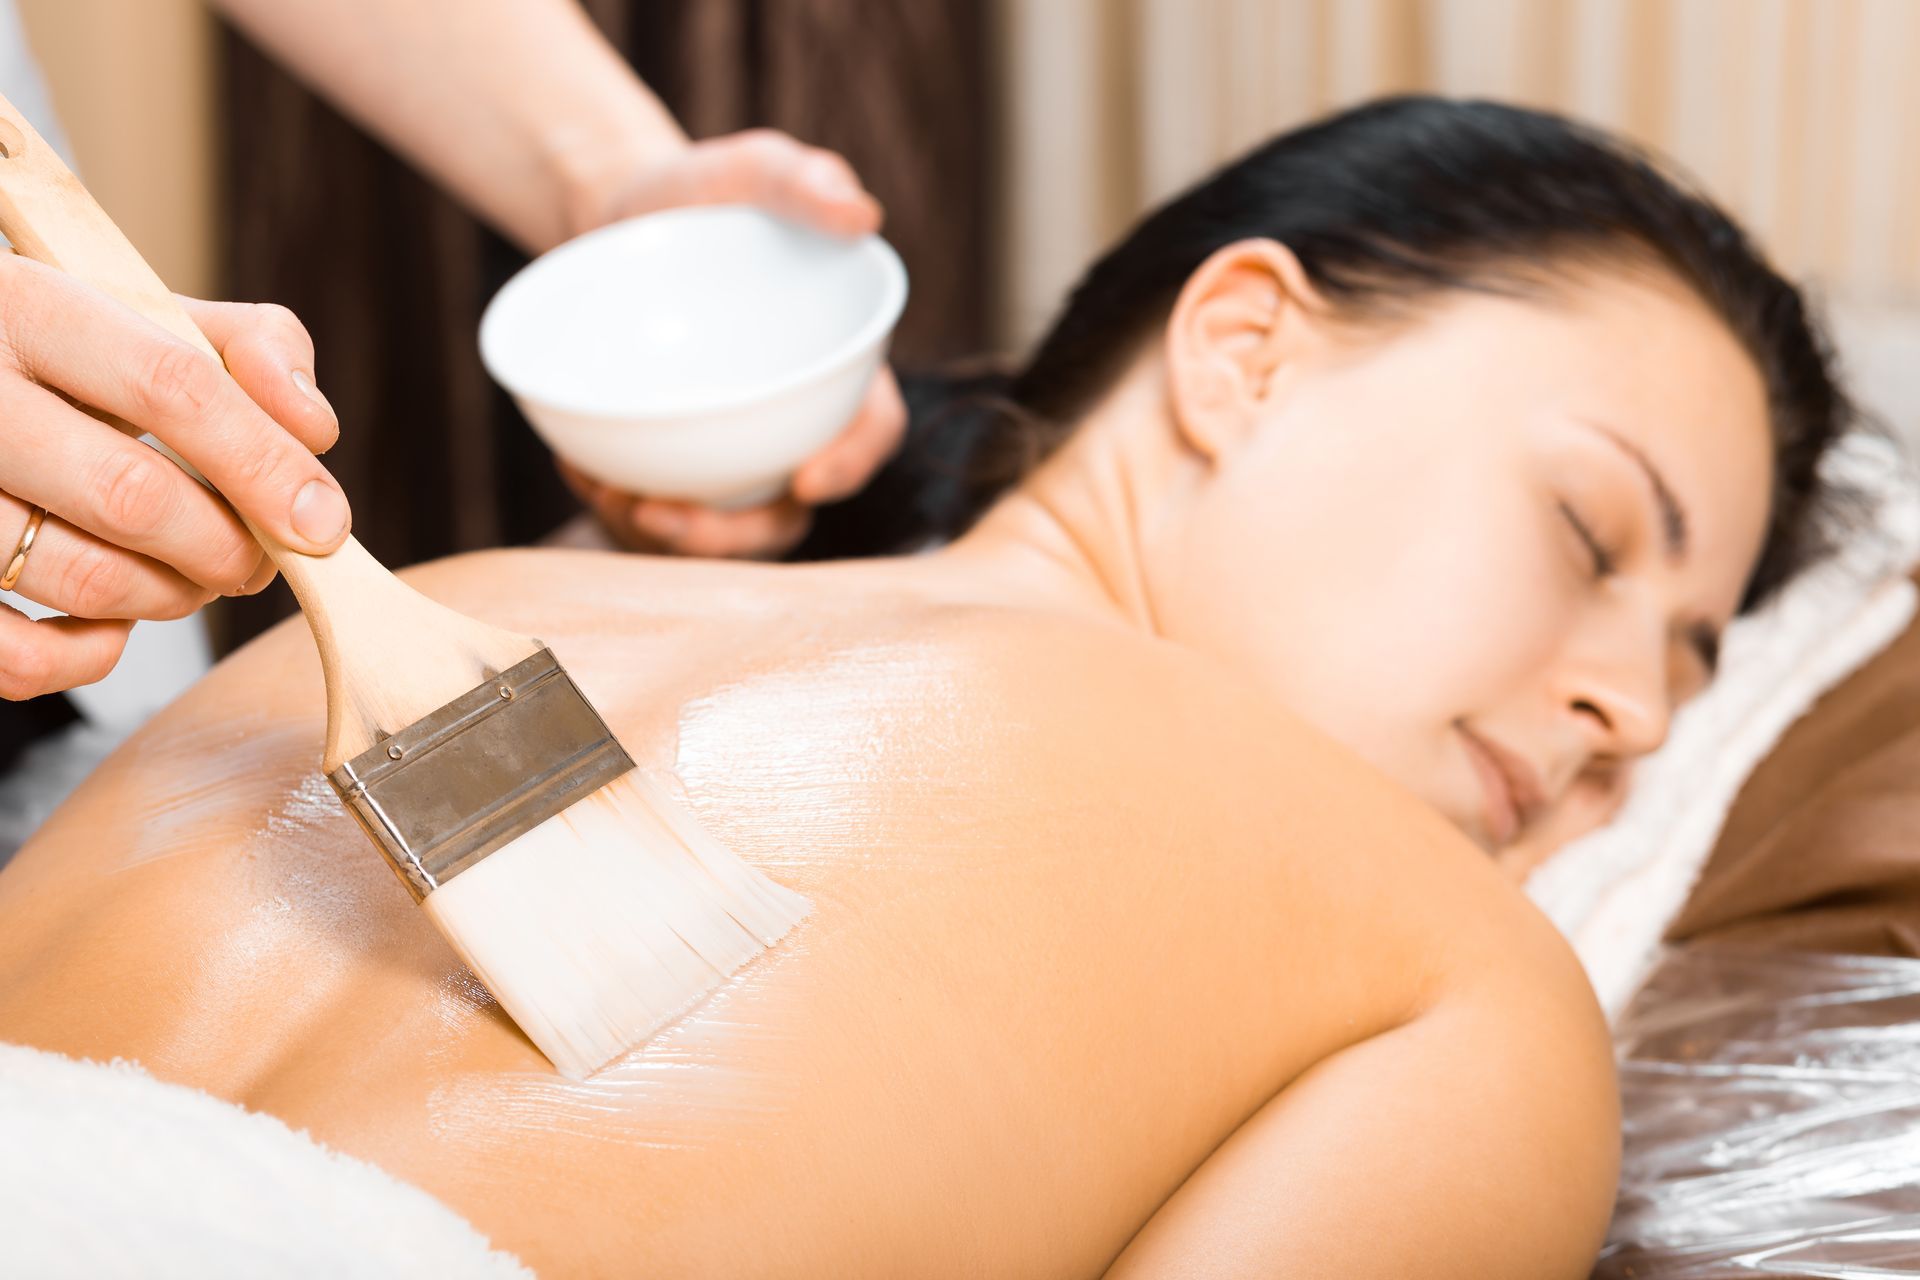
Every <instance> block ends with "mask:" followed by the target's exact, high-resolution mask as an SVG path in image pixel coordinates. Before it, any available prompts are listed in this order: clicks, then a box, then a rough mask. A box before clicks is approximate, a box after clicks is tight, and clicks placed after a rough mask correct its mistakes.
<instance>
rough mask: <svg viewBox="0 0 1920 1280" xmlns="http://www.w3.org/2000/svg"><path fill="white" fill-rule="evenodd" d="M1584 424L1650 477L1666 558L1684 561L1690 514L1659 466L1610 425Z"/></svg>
mask: <svg viewBox="0 0 1920 1280" xmlns="http://www.w3.org/2000/svg"><path fill="white" fill-rule="evenodd" d="M1583 423H1584V425H1585V426H1587V427H1589V428H1590V429H1592V430H1594V431H1597V432H1599V433H1600V434H1601V435H1603V436H1605V437H1606V438H1607V439H1609V440H1611V441H1613V444H1614V447H1615V448H1617V449H1619V450H1620V451H1621V452H1622V453H1624V454H1626V455H1627V456H1628V457H1629V458H1632V459H1633V460H1634V461H1635V462H1637V463H1639V464H1640V473H1641V474H1642V475H1644V476H1646V478H1647V484H1648V485H1650V486H1651V487H1652V489H1653V500H1654V503H1655V504H1656V505H1657V506H1658V507H1659V508H1660V523H1661V526H1662V532H1664V533H1665V534H1666V535H1667V558H1668V559H1669V560H1676V561H1678V560H1684V559H1686V558H1687V513H1686V510H1685V509H1684V508H1683V507H1681V505H1680V500H1679V499H1678V498H1675V497H1674V496H1673V490H1672V489H1671V488H1669V487H1668V485H1667V479H1666V477H1665V476H1663V475H1661V474H1660V468H1658V467H1656V466H1654V465H1653V459H1651V458H1649V457H1647V455H1646V454H1644V453H1642V452H1641V451H1640V449H1639V447H1638V446H1637V445H1635V444H1634V443H1633V442H1632V441H1630V440H1628V439H1626V438H1625V437H1624V436H1622V435H1620V434H1619V433H1618V432H1616V431H1614V430H1613V429H1612V428H1610V427H1604V426H1602V425H1600V424H1599V423H1597V422H1585V421H1584V420H1583Z"/></svg>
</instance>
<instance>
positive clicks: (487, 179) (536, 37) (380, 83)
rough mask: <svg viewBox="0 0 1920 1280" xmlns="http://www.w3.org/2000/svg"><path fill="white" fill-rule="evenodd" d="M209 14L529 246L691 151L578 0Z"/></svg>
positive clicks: (395, 3)
mask: <svg viewBox="0 0 1920 1280" xmlns="http://www.w3.org/2000/svg"><path fill="white" fill-rule="evenodd" d="M214 3H215V4H216V6H217V7H218V8H220V9H221V10H222V11H224V12H225V13H226V14H227V16H228V17H229V18H230V19H232V21H233V23H234V25H235V26H237V27H238V28H240V30H242V31H244V32H245V33H246V34H247V35H248V36H249V37H250V38H251V39H253V40H254V41H255V42H256V43H258V44H259V45H260V46H261V47H262V48H264V49H265V50H267V51H268V52H269V53H271V54H272V55H273V56H274V57H275V58H276V59H277V60H278V61H279V62H280V63H281V64H282V65H284V66H286V67H287V68H288V69H289V70H291V71H292V72H293V73H294V74H295V75H297V76H299V77H300V78H301V79H302V80H303V81H305V82H306V83H307V84H308V85H309V86H310V87H311V88H313V89H314V90H315V92H317V93H319V94H321V95H322V96H324V97H326V98H327V99H328V100H329V101H331V102H332V103H333V104H334V105H335V106H337V107H338V108H340V110H342V111H343V112H345V113H346V114H347V115H349V116H351V117H353V118H354V119H355V120H357V121H358V122H359V123H360V124H361V125H363V126H364V127H365V128H367V129H368V130H369V131H371V132H372V133H374V134H375V135H377V136H378V137H379V138H380V139H381V140H382V141H384V142H386V143H387V144H388V145H389V146H391V147H393V148H394V149H395V150H396V151H398V152H400V153H401V154H402V155H404V156H406V157H407V158H408V159H409V160H411V161H412V162H413V163H414V164H416V165H418V166H419V167H420V168H421V169H423V170H425V171H426V172H427V173H429V174H430V175H431V176H432V177H433V178H435V179H436V180H437V181H438V182H440V184H441V185H442V186H444V187H445V188H446V189H447V190H449V191H451V192H452V193H453V194H454V195H455V196H456V197H458V198H459V199H461V200H462V201H463V202H465V203H466V204H467V206H468V207H469V208H471V209H472V210H473V211H474V212H475V213H476V214H478V215H479V216H480V217H482V218H484V219H485V220H486V221H487V222H489V223H491V224H492V225H493V226H494V227H496V228H497V229H498V230H500V231H501V232H502V233H504V234H505V235H507V236H508V237H510V238H511V239H513V240H515V241H517V242H518V243H519V244H520V245H521V247H522V248H525V249H528V250H530V251H534V252H538V251H540V250H543V249H547V248H550V247H551V246H553V245H555V244H558V243H559V242H560V241H561V240H564V239H566V238H567V237H568V236H569V235H572V234H574V233H575V232H578V231H581V230H584V229H585V228H587V227H589V226H592V225H594V224H595V223H596V222H597V221H599V220H600V218H601V217H602V216H604V213H605V209H606V206H607V205H608V204H609V203H610V202H611V201H612V200H613V199H615V198H616V196H617V194H618V192H619V190H620V188H621V187H622V185H623V184H624V182H625V181H626V180H628V179H629V178H630V177H631V175H632V174H633V173H634V172H635V171H636V170H637V168H638V167H639V166H640V165H642V164H644V163H645V162H646V161H647V159H648V158H649V157H650V156H652V155H655V154H662V155H664V154H666V153H668V152H670V151H672V150H673V149H675V148H677V147H679V146H681V145H683V144H684V143H685V141H686V136H685V134H683V133H682V132H681V130H680V128H679V126H678V125H677V124H675V123H674V120H673V117H672V116H671V115H670V114H669V113H668V112H667V110H666V108H664V107H662V106H661V105H660V102H659V100H658V99H657V98H655V97H654V96H653V94H652V93H650V92H649V91H648V90H647V87H646V86H645V85H644V84H642V83H641V82H640V80H639V78H638V77H637V76H635V75H634V74H633V71H632V69H631V68H629V67H628V66H627V64H626V63H625V61H624V60H622V59H621V57H620V55H619V54H618V53H617V52H616V51H615V50H614V49H613V47H612V46H611V45H609V44H608V43H607V41H606V40H605V39H604V38H603V37H602V36H601V34H600V32H599V30H598V29H597V28H596V27H594V26H593V24H592V22H591V20H589V19H588V18H587V16H586V14H585V13H583V12H582V11H581V10H580V8H579V6H578V4H576V3H575V0H214Z"/></svg>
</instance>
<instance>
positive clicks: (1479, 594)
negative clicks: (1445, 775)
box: [1162, 457, 1570, 775]
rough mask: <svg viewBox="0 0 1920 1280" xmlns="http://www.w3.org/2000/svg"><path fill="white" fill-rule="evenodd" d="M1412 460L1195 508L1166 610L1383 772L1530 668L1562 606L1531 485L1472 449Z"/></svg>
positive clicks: (1327, 470) (1323, 474)
mask: <svg viewBox="0 0 1920 1280" xmlns="http://www.w3.org/2000/svg"><path fill="white" fill-rule="evenodd" d="M1322 461H1323V462H1326V463H1328V464H1331V463H1332V461H1333V460H1332V459H1323V460H1322ZM1415 461H1417V462H1419V463H1420V465H1408V466H1393V467H1382V466H1381V465H1379V463H1378V461H1377V460H1374V461H1372V462H1370V463H1367V462H1363V461H1361V460H1356V461H1354V462H1353V463H1352V464H1350V465H1346V466H1334V465H1324V466H1322V467H1319V468H1316V469H1315V470H1314V471H1313V472H1312V473H1310V474H1308V473H1303V472H1301V471H1298V470H1296V471H1294V472H1293V473H1292V475H1293V477H1295V478H1293V479H1287V478H1279V479H1273V480H1271V481H1270V482H1269V483H1268V484H1267V485H1265V486H1263V492H1262V494H1261V495H1260V496H1259V498H1258V499H1256V498H1255V497H1254V496H1253V495H1251V494H1244V495H1232V494H1229V495H1227V499H1228V500H1222V501H1219V502H1215V503H1210V504H1206V505H1204V506H1203V507H1202V508H1201V509H1199V510H1197V511H1195V512H1193V513H1192V518H1191V519H1190V521H1189V522H1188V526H1187V528H1186V531H1185V537H1184V539H1183V542H1184V547H1185V549H1184V553H1183V559H1184V562H1185V564H1184V566H1183V570H1182V572H1181V573H1180V575H1179V581H1180V582H1181V583H1182V591H1181V594H1180V597H1179V599H1178V600H1176V601H1173V602H1170V603H1171V604H1172V607H1170V608H1169V609H1168V610H1167V611H1166V613H1165V614H1164V615H1163V617H1162V624H1163V626H1165V627H1166V629H1167V630H1168V632H1169V635H1170V637H1171V638H1173V639H1176V640H1180V641H1182V642H1184V643H1188V644H1192V645H1195V646H1196V647H1200V648H1204V649H1207V650H1209V651H1210V652H1213V653H1215V654H1217V655H1218V656H1220V657H1222V658H1225V659H1226V660H1228V661H1230V662H1232V663H1234V664H1235V665H1236V666H1239V667H1240V668H1241V669H1243V670H1245V671H1247V672H1248V673H1249V674H1251V675H1254V676H1256V677H1257V678H1259V679H1261V680H1262V681H1263V682H1264V683H1265V684H1267V685H1268V686H1269V687H1271V688H1273V689H1274V690H1275V691H1276V692H1277V693H1278V694H1279V696H1280V697H1281V698H1282V699H1283V700H1284V701H1285V702H1286V703H1287V704H1288V705H1289V706H1290V707H1291V708H1292V709H1293V710H1294V711H1296V712H1297V713H1299V714H1300V715H1301V716H1302V717H1304V718H1305V719H1307V720H1308V721H1309V722H1310V723H1313V724H1314V725H1315V726H1316V727H1318V728H1319V729H1321V730H1322V731H1323V732H1326V733H1328V734H1329V735H1331V736H1333V737H1335V738H1337V739H1339V740H1340V741H1342V742H1344V743H1346V744H1347V745H1348V746H1350V747H1353V748H1354V749H1356V750H1357V751H1359V752H1360V754H1362V755H1363V756H1365V757H1367V758H1368V759H1370V760H1372V761H1373V762H1374V763H1375V764H1376V765H1378V766H1380V767H1382V768H1385V769H1386V770H1387V771H1388V772H1389V773H1394V774H1396V775H1398V774H1400V773H1402V772H1404V771H1406V770H1407V769H1410V768H1413V767H1414V765H1413V764H1412V762H1414V761H1417V760H1419V759H1422V758H1425V757H1428V756H1430V755H1431V753H1432V751H1433V749H1434V747H1433V744H1434V743H1435V741H1436V740H1438V739H1439V738H1441V737H1444V736H1445V735H1447V734H1448V732H1449V730H1450V726H1451V724H1452V723H1453V721H1454V720H1455V719H1457V718H1459V717H1460V716H1463V715H1473V714H1475V713H1476V712H1478V711H1481V710H1483V709H1485V708H1489V707H1491V706H1494V705H1496V704H1497V703H1499V702H1500V701H1502V700H1503V699H1504V698H1506V697H1508V696H1509V695H1510V694H1511V692H1512V691H1513V690H1514V689H1515V688H1517V687H1519V686H1520V685H1522V684H1524V683H1525V682H1526V681H1527V680H1528V679H1529V678H1530V677H1537V676H1538V674H1539V672H1540V671H1541V670H1542V669H1544V667H1545V665H1546V663H1547V662H1548V661H1549V660H1550V658H1551V655H1552V653H1553V652H1554V650H1555V648H1556V646H1557V644H1558V640H1559V637H1560V635H1561V633H1562V632H1563V630H1564V625H1565V618H1566V616H1567V611H1568V609H1569V607H1570V601H1569V597H1568V594H1567V592H1566V589H1565V585H1564V584H1565V583H1566V582H1568V581H1569V576H1568V572H1567V570H1566V569H1565V567H1564V566H1561V565H1558V564H1557V563H1555V562H1554V561H1553V560H1552V558H1551V557H1552V556H1553V555H1555V554H1563V549H1562V548H1559V547H1557V546H1554V545H1552V544H1551V543H1550V541H1549V540H1548V539H1546V538H1543V537H1542V532H1543V527H1544V526H1543V521H1542V518H1541V514H1540V511H1539V508H1538V506H1537V503H1538V502H1539V501H1540V499H1539V498H1538V496H1537V494H1536V492H1535V489H1534V487H1533V486H1530V485H1528V484H1526V483H1524V482H1523V481H1522V480H1521V479H1520V478H1518V477H1515V476H1513V475H1508V474H1505V473H1504V472H1503V470H1502V469H1501V467H1500V466H1498V465H1496V464H1495V462H1494V461H1493V460H1491V459H1488V458H1484V457H1483V458H1474V459H1462V458H1430V459H1424V460H1415ZM1303 476H1304V479H1305V480H1306V481H1310V482H1302V479H1301V477H1303Z"/></svg>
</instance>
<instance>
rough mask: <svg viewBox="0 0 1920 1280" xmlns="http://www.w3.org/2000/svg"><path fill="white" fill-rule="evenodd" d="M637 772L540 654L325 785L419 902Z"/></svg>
mask: <svg viewBox="0 0 1920 1280" xmlns="http://www.w3.org/2000/svg"><path fill="white" fill-rule="evenodd" d="M631 768H633V760H632V758H631V757H630V756H628V755H627V753H626V750H625V749H624V748H623V747H621V745H620V743H619V742H618V741H616V740H615V738H614V736H613V733H612V732H611V731H610V730H609V729H608V728H607V725H606V722H605V721H604V720H602V719H601V718H600V713H599V712H597V711H595V710H594V709H593V706H592V704H591V703H589V702H588V701H587V700H586V698H585V696H583V695H582V694H581V692H580V689H579V687H578V686H577V685H575V684H574V683H573V678H572V677H571V676H569V675H568V674H567V673H566V671H565V669H564V668H562V667H561V665H560V663H559V662H558V661H556V660H555V658H554V656H553V651H552V650H550V649H542V650H540V652H538V653H536V654H534V655H533V656H532V657H531V658H528V659H526V660H525V661H524V662H521V663H518V664H516V665H515V666H513V667H510V668H508V669H507V670H506V671H503V672H501V673H500V674H499V675H498V676H496V677H494V678H493V679H490V680H487V681H486V682H484V683H482V684H479V685H476V686H475V687H474V688H473V689H471V690H469V691H468V692H466V693H463V694H461V695H460V696H459V697H458V698H455V699H454V700H453V701H452V702H449V703H448V704H447V705H446V706H444V707H441V708H440V709H439V710H438V711H435V712H434V713H432V714H431V715H428V716H426V717H424V718H422V719H420V720H417V721H415V722H414V723H413V724H410V725H408V726H407V727H406V728H404V729H402V730H401V731H400V732H398V733H395V734H391V735H389V736H387V737H384V738H382V739H381V740H380V741H379V742H378V743H376V744H375V745H373V746H371V747H369V748H367V750H365V751H363V752H361V753H360V754H359V755H357V756H355V757H354V758H353V759H351V760H349V761H347V762H346V763H345V764H343V765H341V766H340V767H339V768H338V769H335V770H334V771H333V772H332V773H330V774H328V775H327V780H328V781H329V782H331V783H333V789H334V790H335V791H337V792H339V793H340V799H341V801H342V802H343V803H344V804H345V805H346V806H347V809H348V811H349V812H351V813H352V814H353V816H354V817H355V818H357V819H358V820H359V822H360V826H361V828H362V829H363V830H365V831H366V833H367V835H368V837H370V838H371V839H372V840H373V842H374V843H375V844H377V845H379V846H380V848H381V851H382V852H384V853H385V854H386V855H387V859H388V861H390V862H392V863H393V868H394V870H395V871H398V872H399V873H400V878H401V879H402V880H404V881H406V883H407V887H408V888H409V889H411V890H412V891H413V896H414V898H415V899H416V900H418V899H420V898H424V897H426V896H427V895H428V894H429V893H431V892H433V890H435V889H437V888H438V887H439V886H441V885H443V884H445V883H446V882H447V881H448V880H451V879H452V878H453V877H454V876H456V875H459V874H460V873H461V872H462V871H465V870H466V869H467V868H468V867H471V866H473V865H474V864H475V863H477V862H479V861H480V860H481V859H482V858H484V857H486V856H487V855H488V854H490V853H492V852H493V851H494V850H495V849H498V848H501V847H502V846H504V845H507V844H510V843H512V842H513V841H515V840H517V839H519V838H520V837H521V836H523V835H525V834H526V833H527V832H529V831H531V830H533V829H534V828H535V827H537V826H539V825H540V824H541V823H542V822H545V821H546V820H547V819H548V818H551V817H552V816H553V815H554V814H556V813H559V812H560V811H561V810H562V809H565V808H566V807H567V806H568V805H570V804H572V803H573V802H574V801H576V800H579V799H583V798H585V797H586V796H589V795H591V794H593V792H595V791H597V790H599V789H600V788H601V787H603V786H605V785H606V784H607V783H609V782H611V781H613V780H614V779H615V778H617V777H619V776H620V775H621V774H623V773H625V772H626V771H627V770H629V769H631Z"/></svg>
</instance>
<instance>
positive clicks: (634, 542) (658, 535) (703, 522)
mask: <svg viewBox="0 0 1920 1280" xmlns="http://www.w3.org/2000/svg"><path fill="white" fill-rule="evenodd" d="M554 463H555V465H556V466H557V467H558V468H559V471H560V476H561V478H562V479H563V480H565V481H566V483H567V487H568V488H570V489H572V490H573V492H574V495H575V496H576V497H578V498H579V499H580V501H581V502H583V503H585V504H586V506H587V509H588V510H590V511H591V512H593V514H594V517H595V518H596V519H597V520H598V521H599V522H600V525H601V527H602V528H604V529H605V530H606V531H607V534H608V536H609V537H611V538H612V539H613V540H614V541H615V542H616V543H618V544H619V545H620V546H622V547H624V548H625V549H627V550H628V551H639V552H644V553H646V554H649V555H682V556H707V557H715V558H718V557H744V558H754V559H771V558H773V557H776V556H780V555H784V554H786V553H787V552H788V551H790V550H792V549H793V548H794V547H795V546H796V545H798V543H799V541H800V539H801V538H803V537H805V536H806V533H807V529H808V527H809V526H810V525H811V524H812V513H811V511H810V510H809V509H808V508H807V507H806V506H804V505H803V504H801V503H798V502H795V501H793V500H792V499H790V498H783V499H781V500H779V501H777V502H770V503H767V504H765V505H763V506H758V507H750V508H748V509H746V510H744V511H716V510H714V509H713V508H711V507H704V506H701V505H700V504H698V503H694V502H678V501H674V500H671V499H666V498H642V497H638V496H636V495H634V494H631V493H625V492H622V491H621V490H619V489H615V488H613V487H612V486H610V485H605V484H602V483H600V482H599V481H598V480H595V479H594V478H593V477H592V476H589V475H587V474H586V473H585V472H583V471H581V470H580V469H579V468H577V467H574V466H573V465H571V464H570V463H568V462H567V461H566V460H565V459H563V458H555V459H554Z"/></svg>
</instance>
